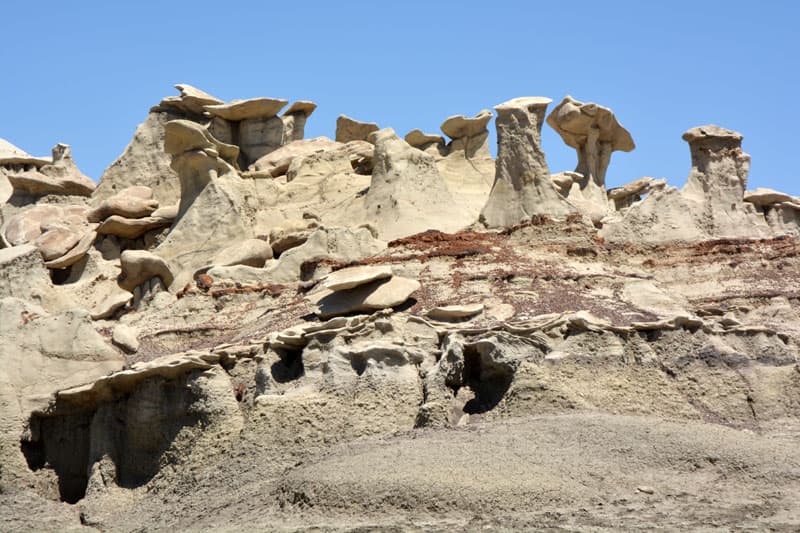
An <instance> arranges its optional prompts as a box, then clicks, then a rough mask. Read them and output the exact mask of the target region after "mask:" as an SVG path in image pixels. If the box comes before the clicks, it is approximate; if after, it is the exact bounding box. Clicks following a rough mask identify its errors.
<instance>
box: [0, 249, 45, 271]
mask: <svg viewBox="0 0 800 533" xmlns="http://www.w3.org/2000/svg"><path fill="white" fill-rule="evenodd" d="M38 251H39V250H38V248H36V246H34V245H32V244H22V245H20V246H10V247H8V248H2V249H0V266H2V265H8V264H11V263H13V262H14V261H16V260H17V259H19V258H20V257H25V256H26V255H29V254H33V253H37V252H38Z"/></svg>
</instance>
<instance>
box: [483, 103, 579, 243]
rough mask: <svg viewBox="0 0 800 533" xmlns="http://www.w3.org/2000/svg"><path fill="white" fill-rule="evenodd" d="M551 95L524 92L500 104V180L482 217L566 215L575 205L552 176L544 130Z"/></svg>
mask: <svg viewBox="0 0 800 533" xmlns="http://www.w3.org/2000/svg"><path fill="white" fill-rule="evenodd" d="M551 101H552V100H550V99H549V98H542V97H535V96H534V97H524V98H515V99H514V100H509V101H508V102H504V103H502V104H500V105H497V106H495V108H494V109H495V111H496V112H497V121H496V126H497V161H496V170H495V180H494V185H493V186H492V191H491V194H490V196H489V200H488V201H487V203H486V206H485V207H484V208H483V211H482V213H481V220H482V221H483V222H484V223H485V224H486V225H487V226H489V227H498V226H500V227H502V226H513V225H515V224H519V223H521V222H525V221H527V220H530V219H531V217H532V216H535V215H549V216H565V215H568V214H570V213H574V212H575V209H574V208H573V207H572V206H571V205H570V204H569V203H567V202H566V201H565V200H563V199H562V198H561V196H560V195H559V194H558V191H557V190H556V188H555V187H554V186H553V183H552V182H551V181H550V170H549V169H548V168H547V161H545V157H544V151H542V148H541V132H542V124H543V120H544V114H545V111H546V110H547V105H548V104H549V103H550V102H551Z"/></svg>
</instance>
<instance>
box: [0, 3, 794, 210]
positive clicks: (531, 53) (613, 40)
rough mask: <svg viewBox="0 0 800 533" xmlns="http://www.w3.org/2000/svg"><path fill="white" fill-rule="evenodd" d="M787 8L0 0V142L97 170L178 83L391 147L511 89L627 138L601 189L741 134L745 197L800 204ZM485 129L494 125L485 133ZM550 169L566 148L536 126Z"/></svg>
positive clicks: (509, 94)
mask: <svg viewBox="0 0 800 533" xmlns="http://www.w3.org/2000/svg"><path fill="white" fill-rule="evenodd" d="M798 6H800V2H793V1H788V0H787V1H783V2H779V1H773V2H759V3H756V2H743V1H731V0H729V1H716V0H715V1H698V0H695V1H691V2H687V1H682V0H681V1H669V2H645V1H641V0H639V1H605V2H597V1H593V2H586V1H582V0H575V1H572V2H569V3H562V2H534V1H519V2H514V1H504V0H495V1H492V2H485V1H484V2H471V1H469V0H462V1H460V2H433V1H427V2H418V1H403V2H380V1H374V0H373V1H371V2H344V1H342V2H330V1H327V2H323V1H320V2H316V1H305V2H282V3H275V2H236V1H232V0H231V1H227V2H219V1H217V2H206V1H194V2H168V1H162V2H149V1H138V2H108V1H103V2H94V1H84V2H70V3H65V2H63V1H60V2H49V1H40V2H36V1H32V0H28V1H18V0H4V2H3V3H2V7H0V13H2V15H3V16H2V20H3V24H2V25H3V30H2V32H1V33H0V39H2V46H0V64H2V65H3V75H2V78H0V79H1V80H2V82H1V83H0V117H1V119H0V137H3V138H6V139H8V140H9V141H11V142H13V143H14V144H16V145H18V146H20V147H21V148H23V149H24V150H26V151H28V152H30V153H33V154H36V155H39V154H47V153H49V150H50V148H51V147H52V146H53V145H54V144H55V143H56V142H66V143H69V144H71V145H72V147H73V154H74V156H75V159H76V161H77V163H78V165H79V166H80V167H81V168H82V169H83V171H84V172H85V173H86V174H88V175H89V176H91V177H92V178H95V179H97V178H99V177H100V175H101V174H102V172H103V169H104V168H105V167H106V166H108V165H109V164H111V163H112V162H113V161H114V159H115V158H116V157H117V156H118V155H119V154H120V153H121V152H122V150H123V149H124V148H125V146H126V145H127V143H128V142H129V140H130V138H131V136H132V135H133V132H134V130H135V128H136V126H137V124H139V123H140V122H142V121H143V120H144V118H145V117H146V115H147V111H148V109H149V108H150V106H152V105H154V104H156V103H158V101H159V100H160V99H161V98H162V97H163V96H167V95H172V94H175V91H174V90H173V87H172V86H173V85H174V84H175V83H189V84H192V85H195V86H197V87H199V88H201V89H204V90H206V91H207V92H210V93H211V94H214V95H215V96H218V97H219V98H222V99H226V100H228V99H233V98H249V97H254V96H272V97H282V98H287V99H289V100H295V99H310V100H314V101H315V102H317V103H318V104H319V108H318V110H317V111H316V112H315V114H314V115H312V117H311V118H310V119H309V122H308V125H307V127H306V136H307V137H312V136H317V135H329V136H332V135H333V132H334V128H335V121H336V116H338V115H339V114H342V113H344V114H347V115H350V116H352V117H354V118H357V119H361V120H366V121H374V122H377V123H378V124H380V125H381V126H389V127H393V128H395V130H397V132H398V133H399V134H401V135H404V134H405V133H406V132H408V131H409V130H411V129H413V128H421V129H423V130H425V131H431V132H438V131H439V125H440V124H441V122H442V121H443V120H444V119H445V118H446V117H447V116H449V115H453V114H467V115H472V114H474V113H477V112H478V111H480V110H481V109H484V108H491V107H492V106H494V105H496V104H498V103H500V102H503V101H505V100H507V99H510V98H513V97H517V96H548V97H550V98H553V100H554V104H553V105H555V103H557V102H558V101H559V100H560V99H561V98H562V97H563V96H564V95H566V94H571V95H572V96H574V97H575V98H577V99H579V100H584V101H594V102H597V103H599V104H602V105H606V106H609V107H611V108H612V109H613V110H614V111H615V112H616V114H617V117H618V118H619V120H620V122H621V123H622V124H623V125H624V126H626V127H627V128H628V129H629V130H630V131H631V133H632V135H633V138H634V140H635V142H636V144H637V148H636V150H635V151H633V152H631V153H627V154H626V153H619V152H617V153H616V154H615V155H614V157H613V158H612V162H611V167H610V169H609V172H608V183H609V185H611V186H613V185H619V184H622V183H625V182H628V181H631V180H634V179H637V178H639V177H641V176H645V175H649V176H654V177H666V178H667V179H668V181H669V183H670V184H672V185H676V186H682V185H683V183H684V182H685V179H686V175H687V173H688V171H689V150H688V147H687V145H686V143H684V142H683V141H682V140H681V134H682V133H683V132H684V131H685V130H687V129H688V128H690V127H693V126H697V125H702V124H708V123H714V124H718V125H721V126H724V127H728V128H731V129H735V130H738V131H740V132H742V133H743V134H744V136H745V140H744V149H745V151H747V152H748V153H750V154H751V155H752V157H753V164H752V168H751V173H750V183H749V188H755V187H771V188H775V189H779V190H784V191H786V192H789V193H792V194H795V195H800V179H799V178H800V176H798V170H797V165H796V162H795V160H794V157H795V153H794V150H796V149H797V139H798V137H800V136H799V135H798V133H797V131H798V124H800V107H798V105H796V103H795V96H796V95H797V92H798V91H797V86H798V81H800V59H798V54H799V53H800V37H799V36H798V33H800V32H798V31H797V29H796V27H797V24H798V22H800V7H798ZM491 127H492V129H493V126H491ZM543 145H544V149H545V152H546V154H547V159H548V163H549V165H550V168H551V170H552V171H553V172H556V171H561V170H571V169H572V168H574V166H575V153H574V151H573V150H572V149H570V148H568V147H566V146H565V145H564V144H563V142H562V141H561V140H560V138H559V137H558V136H557V135H556V134H555V133H554V132H553V131H552V130H551V129H550V128H549V127H548V126H545V127H544V133H543Z"/></svg>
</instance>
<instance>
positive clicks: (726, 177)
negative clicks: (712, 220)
mask: <svg viewBox="0 0 800 533" xmlns="http://www.w3.org/2000/svg"><path fill="white" fill-rule="evenodd" d="M742 138H743V137H742V134H741V133H739V132H736V131H733V130H729V129H725V128H721V127H719V126H714V125H706V126H698V127H695V128H692V129H690V130H688V131H687V132H686V133H684V134H683V140H684V141H686V142H688V143H689V151H690V153H691V157H692V169H691V171H690V172H689V178H688V179H687V181H686V186H685V187H684V188H683V194H684V195H686V196H688V197H690V198H692V199H695V200H705V201H711V202H713V203H715V204H717V205H719V206H720V207H721V208H723V209H727V207H728V206H729V205H731V204H741V202H742V200H743V198H744V191H745V189H746V188H747V174H748V173H749V171H750V156H749V155H748V154H746V153H745V152H744V151H743V150H742Z"/></svg>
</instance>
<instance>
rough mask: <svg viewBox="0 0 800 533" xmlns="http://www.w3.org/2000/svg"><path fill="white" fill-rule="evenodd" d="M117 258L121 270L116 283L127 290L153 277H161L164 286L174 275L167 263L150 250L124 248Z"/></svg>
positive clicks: (169, 283)
mask: <svg viewBox="0 0 800 533" xmlns="http://www.w3.org/2000/svg"><path fill="white" fill-rule="evenodd" d="M119 259H120V266H121V270H122V272H121V273H120V275H119V278H118V279H117V283H118V284H119V286H120V287H121V288H122V289H124V290H126V291H128V292H133V289H135V288H136V287H138V286H139V285H141V284H142V283H144V282H145V281H149V280H150V279H151V278H154V277H159V278H161V281H162V283H164V285H165V286H166V287H169V286H170V285H171V284H172V281H173V279H174V276H173V274H172V271H171V270H170V268H169V265H167V262H166V261H164V260H163V259H162V258H160V257H159V256H157V255H155V254H154V253H152V252H148V251H146V250H125V251H124V252H122V255H120V258H119Z"/></svg>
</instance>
